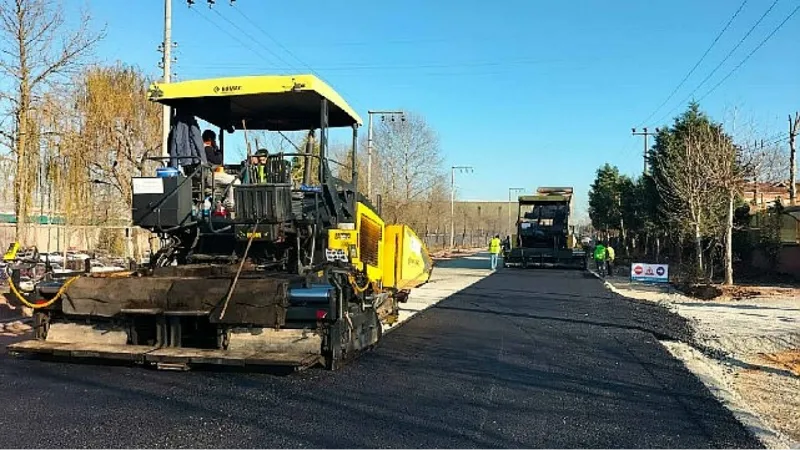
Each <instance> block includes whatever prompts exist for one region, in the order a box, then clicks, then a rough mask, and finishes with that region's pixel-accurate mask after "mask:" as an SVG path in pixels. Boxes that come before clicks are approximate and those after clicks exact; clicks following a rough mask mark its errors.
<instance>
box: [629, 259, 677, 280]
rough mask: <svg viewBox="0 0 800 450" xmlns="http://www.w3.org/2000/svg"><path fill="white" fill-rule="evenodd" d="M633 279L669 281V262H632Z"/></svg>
mask: <svg viewBox="0 0 800 450" xmlns="http://www.w3.org/2000/svg"><path fill="white" fill-rule="evenodd" d="M631 281H649V282H654V283H667V282H669V265H668V264H643V263H633V264H631Z"/></svg>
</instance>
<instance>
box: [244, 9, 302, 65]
mask: <svg viewBox="0 0 800 450" xmlns="http://www.w3.org/2000/svg"><path fill="white" fill-rule="evenodd" d="M234 9H235V10H236V12H237V13H239V15H240V16H242V17H243V18H244V20H246V21H247V22H249V23H250V25H252V26H253V27H255V28H256V29H257V30H258V31H260V32H261V33H262V34H263V35H264V36H266V37H268V38H269V40H271V41H272V42H273V43H274V44H275V45H277V46H278V47H280V48H281V49H282V50H283V51H284V52H286V53H287V54H288V55H289V56H291V57H292V58H294V59H295V60H296V61H297V62H299V63H300V64H301V65H303V66H306V67H307V68H308V69H309V70H311V71H312V72H313V69H312V68H311V67H310V66H309V65H308V64H306V63H305V62H303V60H301V59H300V58H298V57H297V55H295V54H294V53H293V52H292V51H291V50H289V49H288V48H286V46H285V45H283V44H281V43H280V42H279V41H278V40H277V39H275V38H274V37H273V36H272V35H271V34H269V33H267V31H266V30H264V29H263V28H262V27H261V26H260V25H258V24H257V23H256V22H254V21H253V20H252V19H251V18H249V17H247V16H246V15H245V14H244V13H243V12H242V11H240V10H239V8H234ZM284 62H286V61H285V60H284ZM287 64H289V63H288V62H287ZM290 65H291V64H290Z"/></svg>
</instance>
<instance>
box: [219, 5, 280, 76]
mask: <svg viewBox="0 0 800 450" xmlns="http://www.w3.org/2000/svg"><path fill="white" fill-rule="evenodd" d="M234 9H236V10H237V11H238V8H234ZM212 11H214V14H216V15H217V16H219V17H220V18H222V20H224V21H226V22H228V23H229V24H230V25H231V26H233V27H234V28H236V29H237V30H239V31H240V32H241V33H243V34H244V35H245V36H247V37H248V38H250V39H252V40H253V42H255V43H256V44H258V45H259V46H260V47H261V48H263V49H265V50H266V51H268V52H269V53H270V54H271V55H273V56H274V57H275V58H277V59H278V61H280V62H282V63H284V64H286V65H288V66H292V64H291V63H290V62H288V61H286V60H285V59H283V58H282V57H281V56H280V55H279V54H277V53H275V52H274V51H273V50H272V49H271V48H269V47H267V46H266V45H264V44H262V43H261V42H260V41H259V40H258V39H256V38H255V37H253V35H251V34H250V33H249V32H247V31H246V30H243V29H242V28H241V27H239V25H236V24H235V23H233V21H231V20H230V19H228V18H227V17H225V16H223V15H222V14H220V12H219V11H217V10H216V9H212Z"/></svg>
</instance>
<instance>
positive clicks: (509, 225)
mask: <svg viewBox="0 0 800 450" xmlns="http://www.w3.org/2000/svg"><path fill="white" fill-rule="evenodd" d="M524 191H525V189H524V188H508V229H507V231H511V230H513V228H514V224H513V223H511V207H512V203H511V195H512V194H513V193H514V192H516V193H518V194H519V193H522V192H524Z"/></svg>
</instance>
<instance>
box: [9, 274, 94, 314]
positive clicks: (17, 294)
mask: <svg viewBox="0 0 800 450" xmlns="http://www.w3.org/2000/svg"><path fill="white" fill-rule="evenodd" d="M78 278H80V277H72V278H70V279H69V280H67V281H66V282H65V283H64V284H63V285H62V286H61V288H60V289H59V290H58V292H56V295H55V297H53V298H51V299H50V300H48V301H46V302H44V303H31V302H29V301H28V300H27V299H26V298H25V296H24V295H22V294H21V293H20V292H19V290H17V287H16V286H14V282H13V281H11V278H10V277H9V279H8V287H9V288H10V289H11V292H13V293H14V296H15V297H17V300H19V301H20V302H22V304H23V305H25V306H27V307H28V308H33V309H39V308H46V307H48V306H50V305H52V304H53V303H55V302H56V301H58V299H59V298H61V296H62V295H63V294H64V292H65V291H66V290H67V287H68V286H69V285H70V284H72V282H73V281H75V280H77V279H78Z"/></svg>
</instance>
